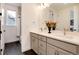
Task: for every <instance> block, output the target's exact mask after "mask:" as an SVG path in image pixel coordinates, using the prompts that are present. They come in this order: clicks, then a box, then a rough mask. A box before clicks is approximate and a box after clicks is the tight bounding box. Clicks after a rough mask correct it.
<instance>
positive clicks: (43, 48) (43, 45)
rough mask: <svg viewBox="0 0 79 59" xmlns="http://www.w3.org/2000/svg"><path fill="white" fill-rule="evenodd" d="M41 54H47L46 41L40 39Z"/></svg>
mask: <svg viewBox="0 0 79 59" xmlns="http://www.w3.org/2000/svg"><path fill="white" fill-rule="evenodd" d="M39 54H41V55H46V42H43V41H41V40H39Z"/></svg>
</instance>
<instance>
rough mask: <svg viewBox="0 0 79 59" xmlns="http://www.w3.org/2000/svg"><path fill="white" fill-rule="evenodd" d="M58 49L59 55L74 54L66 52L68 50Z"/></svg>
mask: <svg viewBox="0 0 79 59" xmlns="http://www.w3.org/2000/svg"><path fill="white" fill-rule="evenodd" d="M57 51H58V52H57V54H58V55H73V54H72V53H69V52H66V51H64V50H62V49H59V48H58V50H57Z"/></svg>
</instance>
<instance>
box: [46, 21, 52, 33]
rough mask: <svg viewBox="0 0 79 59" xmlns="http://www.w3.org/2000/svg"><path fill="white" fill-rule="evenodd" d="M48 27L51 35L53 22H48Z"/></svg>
mask: <svg viewBox="0 0 79 59" xmlns="http://www.w3.org/2000/svg"><path fill="white" fill-rule="evenodd" d="M46 26H47V27H48V33H51V28H52V27H51V26H52V22H51V21H47V22H46Z"/></svg>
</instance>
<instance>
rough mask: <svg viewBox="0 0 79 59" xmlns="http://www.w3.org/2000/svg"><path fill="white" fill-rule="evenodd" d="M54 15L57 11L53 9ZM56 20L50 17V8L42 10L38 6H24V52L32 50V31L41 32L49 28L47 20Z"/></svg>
mask: <svg viewBox="0 0 79 59" xmlns="http://www.w3.org/2000/svg"><path fill="white" fill-rule="evenodd" d="M52 10H53V12H54V14H55V10H54V9H52ZM49 19H56V15H55V16H54V18H52V17H49V8H41V6H40V5H38V4H33V3H29V4H28V3H27V4H22V12H21V21H22V22H21V24H22V30H21V44H22V52H24V51H26V50H29V49H31V45H30V44H31V41H30V30H39V29H40V28H43V29H44V28H47V27H46V24H45V20H49Z"/></svg>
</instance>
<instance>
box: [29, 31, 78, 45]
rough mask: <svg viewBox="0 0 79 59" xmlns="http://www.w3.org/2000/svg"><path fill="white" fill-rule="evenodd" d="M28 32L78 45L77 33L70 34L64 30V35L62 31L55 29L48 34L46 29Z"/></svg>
mask: <svg viewBox="0 0 79 59" xmlns="http://www.w3.org/2000/svg"><path fill="white" fill-rule="evenodd" d="M30 32H32V33H36V34H39V35H43V36H46V37H50V38H54V39H57V40H61V41H65V42H69V43H72V44H76V45H79V33H73V34H72V33H69V32H66V35H64V33H63V31H57V30H55V31H52V33H50V34H49V33H48V31H30Z"/></svg>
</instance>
